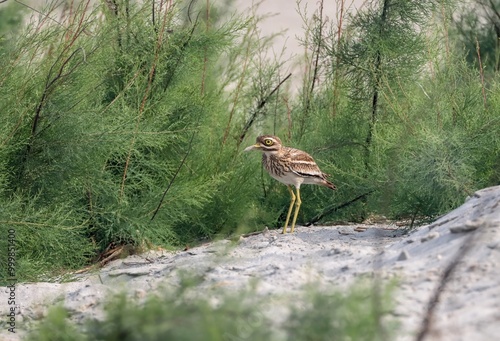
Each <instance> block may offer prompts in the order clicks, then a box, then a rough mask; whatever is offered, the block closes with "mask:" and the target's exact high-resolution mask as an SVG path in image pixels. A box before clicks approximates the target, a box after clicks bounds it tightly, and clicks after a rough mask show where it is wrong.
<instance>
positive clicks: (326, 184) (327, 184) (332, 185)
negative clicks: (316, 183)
mask: <svg viewBox="0 0 500 341" xmlns="http://www.w3.org/2000/svg"><path fill="white" fill-rule="evenodd" d="M324 185H325V187H328V188H330V189H333V190H336V189H337V186H335V185H334V184H333V183H331V182H330V181H328V180H325V184H324Z"/></svg>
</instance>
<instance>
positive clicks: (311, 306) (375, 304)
mask: <svg viewBox="0 0 500 341" xmlns="http://www.w3.org/2000/svg"><path fill="white" fill-rule="evenodd" d="M375 290H380V288H377V287H376V286H374V287H370V286H367V285H366V284H360V283H358V284H357V285H356V286H354V287H352V288H351V289H350V290H349V291H348V292H347V293H339V292H332V293H322V292H319V291H317V290H314V289H311V290H310V291H309V296H308V297H307V299H306V300H305V303H303V304H301V305H295V306H294V307H293V308H292V311H291V314H290V317H289V319H288V321H287V323H286V330H287V334H288V339H289V340H309V341H320V340H325V341H326V340H357V341H361V340H370V341H375V340H385V341H389V340H391V339H393V337H392V332H393V330H391V328H392V329H393V328H394V327H395V325H392V326H387V325H383V323H382V318H383V316H384V314H386V313H387V312H388V311H389V309H390V306H389V302H391V297H390V296H389V293H390V292H391V290H387V289H386V290H385V291H383V292H376V291H375Z"/></svg>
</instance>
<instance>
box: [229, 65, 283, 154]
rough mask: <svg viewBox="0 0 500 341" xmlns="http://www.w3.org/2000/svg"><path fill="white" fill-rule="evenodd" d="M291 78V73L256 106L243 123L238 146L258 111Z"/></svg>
mask: <svg viewBox="0 0 500 341" xmlns="http://www.w3.org/2000/svg"><path fill="white" fill-rule="evenodd" d="M291 76H292V74H291V73H289V74H288V76H286V77H285V78H283V80H282V81H281V82H279V84H278V85H276V87H275V88H274V89H273V91H271V92H270V93H269V95H267V96H266V97H265V98H264V99H263V100H262V101H261V102H260V103H259V105H258V106H257V108H256V109H255V110H254V112H253V113H252V116H250V118H249V119H248V121H247V122H246V123H245V126H244V127H243V131H242V133H241V135H240V140H239V142H238V146H239V145H240V144H241V142H242V141H243V139H244V138H245V136H246V134H247V133H248V129H250V127H251V126H252V124H253V122H254V121H255V119H256V118H257V114H258V113H259V111H260V110H261V109H262V108H263V107H264V106H265V105H266V103H267V101H268V100H269V98H271V96H272V95H273V94H274V93H275V92H276V91H278V89H279V87H280V86H281V85H282V84H283V83H285V82H286V81H287V80H288V79H289V78H290V77H291Z"/></svg>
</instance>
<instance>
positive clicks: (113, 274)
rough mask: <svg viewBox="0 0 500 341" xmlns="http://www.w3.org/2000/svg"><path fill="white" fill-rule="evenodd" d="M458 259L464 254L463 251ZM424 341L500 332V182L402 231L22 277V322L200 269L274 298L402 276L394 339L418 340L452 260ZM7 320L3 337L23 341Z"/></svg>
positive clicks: (305, 235) (216, 280) (373, 228)
mask: <svg viewBox="0 0 500 341" xmlns="http://www.w3.org/2000/svg"><path fill="white" fill-rule="evenodd" d="M457 256H458V257H462V258H458V259H457ZM454 260H458V263H457V264H456V268H455V270H454V271H453V272H452V273H451V276H450V278H449V280H448V281H447V283H446V286H445V287H444V290H443V291H442V294H441V297H440V299H439V302H438V304H437V308H436V311H435V314H434V316H433V318H432V319H431V321H432V323H431V334H430V335H429V336H428V338H427V340H475V341H477V340H498V336H499V335H500V271H499V270H500V265H499V264H500V186H497V187H492V188H487V189H484V190H481V191H478V192H476V193H475V194H474V195H473V196H472V197H471V198H469V199H468V200H467V201H466V202H465V203H464V205H462V206H461V207H459V208H457V209H456V210H454V211H452V212H450V213H449V214H447V215H445V216H443V217H441V218H440V219H438V220H436V221H435V222H434V223H432V224H430V225H427V226H421V227H419V228H417V229H416V230H414V231H413V232H411V233H410V234H404V233H403V231H402V230H400V229H398V228H397V227H396V226H391V225H349V226H314V227H300V226H299V227H298V228H296V233H294V234H287V235H282V234H280V233H279V231H275V230H272V231H264V233H262V234H257V235H252V236H248V237H242V238H240V240H239V241H238V242H236V243H233V242H230V241H227V240H222V241H218V242H214V243H209V244H206V245H202V246H199V247H195V248H192V249H189V250H186V251H178V252H166V251H163V252H157V251H156V252H149V253H147V254H144V255H141V256H138V255H134V256H129V257H127V258H125V259H121V260H115V261H113V262H111V263H109V264H108V265H106V266H105V267H104V268H102V269H100V270H99V271H94V272H89V273H85V274H80V275H79V276H78V280H77V281H73V282H68V283H29V284H18V286H17V288H16V296H17V297H18V302H20V303H19V305H18V310H17V311H18V312H19V315H17V316H16V324H17V328H18V329H22V328H23V325H29V321H31V320H37V319H40V318H41V317H43V316H45V314H46V313H47V309H48V307H50V306H52V305H53V304H54V302H56V301H61V299H64V305H65V307H67V308H68V309H69V310H70V312H71V315H72V319H73V320H75V321H81V320H83V319H84V318H86V317H89V316H91V317H97V318H99V317H100V316H102V302H103V300H104V299H105V298H106V297H108V296H109V294H111V293H115V292H118V291H120V290H125V291H127V292H128V293H130V295H132V296H135V297H139V298H141V297H144V296H146V294H147V293H149V292H154V291H155V290H157V288H158V287H160V286H167V287H168V286H175V285H177V283H178V280H179V274H180V273H181V272H187V273H190V274H194V273H199V274H203V278H204V280H203V282H202V283H201V284H200V286H201V288H205V289H208V288H216V287H221V286H222V287H224V288H226V289H228V290H231V289H233V288H234V289H240V288H245V287H248V285H249V283H251V282H253V281H254V280H255V279H258V280H259V281H258V286H257V294H258V295H265V296H269V297H272V296H273V295H278V294H279V295H282V294H283V293H291V294H293V293H294V292H299V291H300V290H301V288H302V287H303V286H304V285H306V284H310V283H315V285H317V286H318V287H325V288H326V287H337V288H343V287H348V286H349V285H351V284H353V283H354V282H355V281H356V280H357V279H358V278H360V277H361V276H363V275H368V276H373V275H374V274H376V275H377V276H380V278H383V279H391V278H398V287H397V289H396V291H395V295H396V297H395V301H396V306H395V310H394V311H393V316H394V317H395V318H396V319H398V320H399V321H400V323H401V330H400V332H399V333H398V340H402V341H405V340H414V339H415V333H416V331H417V330H418V329H419V327H420V325H421V321H422V319H423V317H424V316H425V314H426V311H427V305H428V302H429V300H430V299H431V297H432V295H433V294H434V293H435V292H436V288H437V287H438V286H439V285H440V283H441V282H442V280H441V279H442V277H443V274H444V273H445V272H446V270H447V269H448V268H449V265H450V264H451V263H452V262H453V261H454ZM8 292H9V290H8V288H0V302H2V304H0V316H2V317H4V316H6V315H7V314H8V306H7V305H6V304H4V303H5V302H7V295H8ZM22 335H23V333H22V332H21V333H17V334H15V335H13V334H12V333H8V332H7V330H6V328H5V327H4V328H3V329H2V330H1V331H0V340H18V339H20V337H21V336H22Z"/></svg>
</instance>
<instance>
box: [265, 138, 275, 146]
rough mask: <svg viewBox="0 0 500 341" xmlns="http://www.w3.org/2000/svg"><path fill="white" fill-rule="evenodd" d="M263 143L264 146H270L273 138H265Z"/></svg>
mask: <svg viewBox="0 0 500 341" xmlns="http://www.w3.org/2000/svg"><path fill="white" fill-rule="evenodd" d="M264 144H265V145H266V146H272V144H273V140H271V139H265V140H264Z"/></svg>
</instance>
